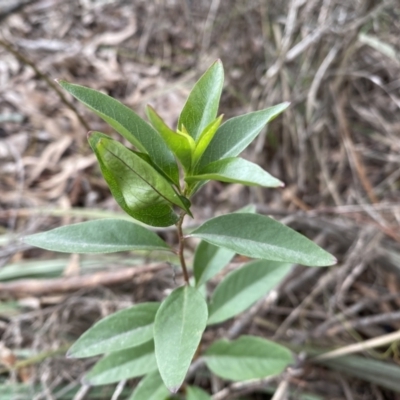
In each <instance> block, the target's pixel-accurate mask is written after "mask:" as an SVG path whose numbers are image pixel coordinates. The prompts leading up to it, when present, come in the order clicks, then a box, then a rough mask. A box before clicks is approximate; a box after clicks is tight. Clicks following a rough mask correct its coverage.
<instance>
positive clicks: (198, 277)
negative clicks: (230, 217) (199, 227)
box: [193, 204, 256, 287]
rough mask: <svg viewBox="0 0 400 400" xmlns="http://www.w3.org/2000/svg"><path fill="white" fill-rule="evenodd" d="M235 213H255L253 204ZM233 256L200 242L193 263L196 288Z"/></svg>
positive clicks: (228, 251) (225, 250)
mask: <svg viewBox="0 0 400 400" xmlns="http://www.w3.org/2000/svg"><path fill="white" fill-rule="evenodd" d="M235 212H236V213H253V214H254V213H255V212H256V207H255V206H254V204H248V205H247V206H245V207H242V208H240V209H239V210H236V211H235ZM234 256H235V252H234V251H232V250H229V249H225V248H223V247H219V246H214V245H213V244H211V243H208V242H205V241H204V240H202V241H201V242H200V243H199V245H198V246H197V248H196V253H195V255H194V261H193V275H194V278H195V281H196V286H197V287H200V286H201V285H203V284H204V283H206V282H207V281H208V280H209V279H211V278H212V277H213V276H215V275H216V274H218V272H219V271H221V270H222V269H223V268H224V267H225V266H226V265H227V264H228V263H229V262H230V261H231V260H232V258H233V257H234Z"/></svg>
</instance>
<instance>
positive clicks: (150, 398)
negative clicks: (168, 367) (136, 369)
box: [129, 371, 170, 400]
mask: <svg viewBox="0 0 400 400" xmlns="http://www.w3.org/2000/svg"><path fill="white" fill-rule="evenodd" d="M169 394H170V393H169V390H168V389H167V388H166V387H165V385H164V383H163V381H162V379H161V376H160V373H159V372H158V371H154V372H151V373H150V374H148V375H146V376H145V377H144V378H143V379H142V380H141V381H140V382H139V384H138V385H137V386H136V389H135V390H134V392H133V393H132V396H131V397H130V398H129V400H167V399H168V398H169Z"/></svg>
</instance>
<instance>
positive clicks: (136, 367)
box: [84, 340, 157, 386]
mask: <svg viewBox="0 0 400 400" xmlns="http://www.w3.org/2000/svg"><path fill="white" fill-rule="evenodd" d="M156 370H157V363H156V357H155V355H154V343H153V341H152V340H151V341H149V342H146V343H143V344H141V345H140V346H137V347H131V348H129V349H124V350H120V351H116V352H114V353H111V354H109V355H108V356H106V357H104V358H102V359H101V360H100V361H99V362H98V363H97V364H96V365H95V366H94V367H93V368H92V369H91V370H90V371H89V373H88V374H87V375H85V377H84V381H85V382H87V383H89V384H90V385H94V386H96V385H106V384H108V383H114V382H119V381H122V380H123V379H130V378H136V377H139V376H143V375H146V374H148V373H149V372H153V371H156Z"/></svg>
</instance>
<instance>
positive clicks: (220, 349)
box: [204, 336, 294, 381]
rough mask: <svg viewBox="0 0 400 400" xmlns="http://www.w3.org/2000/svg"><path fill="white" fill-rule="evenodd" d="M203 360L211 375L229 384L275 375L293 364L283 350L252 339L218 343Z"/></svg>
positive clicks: (255, 338) (268, 343)
mask: <svg viewBox="0 0 400 400" xmlns="http://www.w3.org/2000/svg"><path fill="white" fill-rule="evenodd" d="M204 358H205V361H206V364H207V367H208V368H209V369H210V370H211V371H212V372H213V373H214V374H215V375H218V376H220V377H221V378H224V379H229V380H232V381H246V380H250V379H261V378H265V377H267V376H271V375H278V374H280V373H282V372H283V371H284V369H285V368H286V367H287V366H288V365H289V364H291V363H292V362H293V361H294V360H293V356H292V353H291V352H290V351H289V350H288V349H287V348H285V347H283V346H281V345H279V344H276V343H274V342H271V341H269V340H265V339H261V338H259V337H254V336H241V337H240V338H239V339H237V340H235V341H232V342H229V341H227V340H225V339H222V340H218V341H216V342H214V343H213V344H212V345H211V346H210V347H209V348H208V349H207V351H206V353H205V355H204Z"/></svg>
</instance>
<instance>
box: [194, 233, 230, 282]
mask: <svg viewBox="0 0 400 400" xmlns="http://www.w3.org/2000/svg"><path fill="white" fill-rule="evenodd" d="M234 256H235V252H234V251H232V250H229V249H224V248H222V247H217V246H214V245H213V244H211V243H208V242H205V241H203V240H202V241H201V242H200V243H199V245H198V246H197V248H196V253H195V255H194V261H193V273H194V277H195V280H196V286H197V287H199V286H201V285H203V284H204V283H206V282H207V281H208V280H209V279H211V278H212V277H213V276H215V275H216V274H218V272H219V271H221V270H222V269H223V268H224V267H225V266H226V265H227V264H228V263H229V262H230V261H231V260H232V258H233V257H234Z"/></svg>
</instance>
